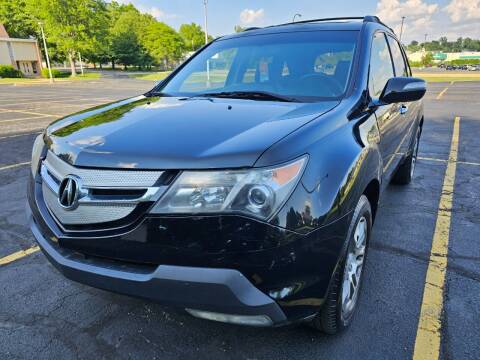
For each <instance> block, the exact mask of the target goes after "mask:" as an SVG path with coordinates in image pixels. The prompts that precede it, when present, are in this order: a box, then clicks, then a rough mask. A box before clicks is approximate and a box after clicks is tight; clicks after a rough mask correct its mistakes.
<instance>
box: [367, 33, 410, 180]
mask: <svg viewBox="0 0 480 360" xmlns="http://www.w3.org/2000/svg"><path fill="white" fill-rule="evenodd" d="M394 76H395V72H394V68H393V64H392V59H391V56H390V50H389V47H388V44H387V39H386V35H385V34H384V33H382V32H378V33H376V34H375V35H374V38H373V41H372V47H371V54H370V74H369V82H368V87H369V93H370V97H371V98H372V100H378V98H379V97H380V95H381V94H382V91H383V89H384V88H385V85H386V84H387V82H388V80H389V79H391V78H393V77H394ZM402 112H403V110H402V108H401V105H400V104H388V105H383V106H380V107H378V109H377V110H376V111H375V115H376V116H377V123H378V127H379V129H380V144H379V148H380V152H381V154H382V161H383V165H382V167H383V181H382V183H383V184H385V185H386V184H388V182H389V181H390V178H391V176H392V175H393V171H394V170H395V168H396V167H397V165H398V162H399V160H400V157H399V156H398V154H397V152H398V149H399V147H400V144H401V138H402V130H403V125H402V124H403V121H402V116H403V114H402Z"/></svg>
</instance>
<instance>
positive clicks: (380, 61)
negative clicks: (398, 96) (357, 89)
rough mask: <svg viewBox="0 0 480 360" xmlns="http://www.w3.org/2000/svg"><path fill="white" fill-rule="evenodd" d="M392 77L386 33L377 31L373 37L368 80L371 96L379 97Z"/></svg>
mask: <svg viewBox="0 0 480 360" xmlns="http://www.w3.org/2000/svg"><path fill="white" fill-rule="evenodd" d="M392 77H394V73H393V66H392V60H391V58H390V52H389V50H388V45H387V41H386V39H385V35H384V34H382V33H377V34H375V36H374V38H373V42H372V50H371V55H370V77H369V82H368V87H369V90H370V96H371V97H372V98H378V97H379V96H380V94H381V93H382V91H383V89H384V88H385V85H386V84H387V81H388V80H389V79H390V78H392Z"/></svg>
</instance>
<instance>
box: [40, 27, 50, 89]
mask: <svg viewBox="0 0 480 360" xmlns="http://www.w3.org/2000/svg"><path fill="white" fill-rule="evenodd" d="M38 25H39V26H40V32H41V33H42V39H43V47H44V48H45V58H46V60H47V68H48V76H49V77H50V82H51V83H53V75H52V68H51V67H50V57H49V56H48V48H47V42H46V40H45V33H44V32H43V24H42V22H41V21H39V22H38Z"/></svg>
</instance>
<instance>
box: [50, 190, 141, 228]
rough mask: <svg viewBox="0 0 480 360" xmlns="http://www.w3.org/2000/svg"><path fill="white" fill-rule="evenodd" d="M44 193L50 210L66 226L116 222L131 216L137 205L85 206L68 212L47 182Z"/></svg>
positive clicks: (106, 204)
mask: <svg viewBox="0 0 480 360" xmlns="http://www.w3.org/2000/svg"><path fill="white" fill-rule="evenodd" d="M42 192H43V198H44V200H45V203H46V204H47V208H48V210H49V211H50V213H51V214H52V215H54V218H56V219H58V221H60V222H61V223H62V224H64V225H85V224H92V225H93V224H100V223H105V222H110V221H115V220H119V219H123V218H124V217H126V216H128V215H130V214H131V212H132V211H133V210H135V207H136V204H113V205H109V204H108V203H104V204H94V205H93V204H92V205H85V204H83V205H79V206H78V208H77V209H75V210H72V211H67V210H65V209H63V208H62V207H61V206H60V203H59V202H58V195H57V194H56V193H54V192H53V191H52V190H51V189H50V188H49V187H48V186H47V185H46V184H45V182H44V183H43V184H42Z"/></svg>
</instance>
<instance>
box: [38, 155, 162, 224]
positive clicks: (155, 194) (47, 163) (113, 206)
mask: <svg viewBox="0 0 480 360" xmlns="http://www.w3.org/2000/svg"><path fill="white" fill-rule="evenodd" d="M40 174H41V177H42V192H43V198H44V201H45V204H46V205H47V208H48V210H49V211H50V213H51V214H52V215H53V217H54V218H55V220H56V221H57V223H59V225H60V226H61V227H62V228H63V229H64V230H65V228H64V227H63V226H62V225H66V226H68V225H89V224H91V225H97V224H101V223H107V222H112V221H116V220H121V219H123V218H125V217H127V216H128V215H130V214H131V213H132V212H133V210H135V208H136V207H137V205H138V204H140V203H142V202H153V201H157V200H158V199H159V198H160V197H161V196H162V195H163V193H164V192H165V190H166V189H167V186H158V185H157V184H156V183H157V181H158V179H159V178H160V176H161V175H162V174H163V172H162V171H140V170H132V171H129V170H102V169H84V168H77V167H74V166H72V165H70V164H67V163H66V162H64V161H63V160H61V159H60V158H58V157H57V156H56V155H54V154H53V153H51V152H48V154H47V157H46V159H45V160H44V161H43V163H42V165H41V169H40ZM68 175H70V176H74V177H76V178H78V180H79V185H80V186H79V189H78V191H79V196H78V206H77V207H76V208H74V209H66V208H64V207H63V206H62V205H61V204H60V202H59V200H58V199H59V191H60V184H61V182H62V180H63V179H64V178H65V177H66V176H68ZM94 189H102V190H105V189H107V190H115V192H114V194H112V195H101V196H96V195H94V193H93V191H92V190H94ZM122 190H126V192H125V193H123V194H122ZM128 190H144V192H142V194H141V195H140V194H139V196H138V197H132V195H129V194H128Z"/></svg>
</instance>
